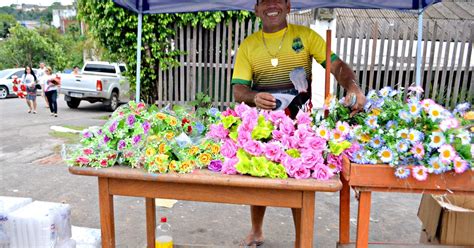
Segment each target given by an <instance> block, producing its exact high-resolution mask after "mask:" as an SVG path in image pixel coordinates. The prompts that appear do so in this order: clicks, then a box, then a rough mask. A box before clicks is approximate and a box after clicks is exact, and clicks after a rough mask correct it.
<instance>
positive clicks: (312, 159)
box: [301, 150, 324, 169]
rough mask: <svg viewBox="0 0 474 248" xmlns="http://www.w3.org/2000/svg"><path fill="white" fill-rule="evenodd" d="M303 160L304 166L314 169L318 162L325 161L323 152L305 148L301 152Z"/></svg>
mask: <svg viewBox="0 0 474 248" xmlns="http://www.w3.org/2000/svg"><path fill="white" fill-rule="evenodd" d="M301 160H302V162H303V166H304V167H305V168H306V169H314V167H315V166H316V165H317V164H323V163H324V158H323V156H322V152H317V151H314V150H305V151H304V152H303V153H301Z"/></svg>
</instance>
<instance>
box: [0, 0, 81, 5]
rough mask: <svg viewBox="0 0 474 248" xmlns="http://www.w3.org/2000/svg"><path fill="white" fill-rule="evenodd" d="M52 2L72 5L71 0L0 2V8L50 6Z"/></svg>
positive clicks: (5, 0)
mask: <svg viewBox="0 0 474 248" xmlns="http://www.w3.org/2000/svg"><path fill="white" fill-rule="evenodd" d="M54 2H61V4H62V5H70V4H72V0H41V1H38V0H1V1H0V6H10V5H11V4H22V3H26V4H37V5H41V6H50V5H51V4H52V3H54Z"/></svg>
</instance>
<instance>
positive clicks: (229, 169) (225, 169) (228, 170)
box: [221, 157, 239, 175]
mask: <svg viewBox="0 0 474 248" xmlns="http://www.w3.org/2000/svg"><path fill="white" fill-rule="evenodd" d="M237 162H239V159H238V158H236V157H235V158H226V159H225V160H224V164H222V169H221V173H222V174H227V175H235V174H237V170H236V169H235V165H236V164H237Z"/></svg>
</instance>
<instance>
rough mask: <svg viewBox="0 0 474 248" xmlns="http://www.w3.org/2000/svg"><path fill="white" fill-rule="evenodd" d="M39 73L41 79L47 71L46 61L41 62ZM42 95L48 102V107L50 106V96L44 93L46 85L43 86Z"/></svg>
mask: <svg viewBox="0 0 474 248" xmlns="http://www.w3.org/2000/svg"><path fill="white" fill-rule="evenodd" d="M37 72H38V73H37V74H38V75H36V76H37V77H38V78H39V79H40V80H41V78H42V77H43V76H44V75H45V72H46V65H45V63H44V62H41V63H40V64H39V69H38V70H37ZM41 96H42V97H43V99H44V102H45V103H46V108H49V103H48V98H47V97H46V95H45V93H44V87H43V90H42V91H41Z"/></svg>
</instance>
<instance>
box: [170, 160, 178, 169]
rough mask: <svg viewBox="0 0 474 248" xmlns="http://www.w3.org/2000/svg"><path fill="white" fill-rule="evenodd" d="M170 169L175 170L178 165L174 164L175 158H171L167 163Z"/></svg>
mask: <svg viewBox="0 0 474 248" xmlns="http://www.w3.org/2000/svg"><path fill="white" fill-rule="evenodd" d="M168 167H169V169H170V171H176V170H177V169H178V166H177V164H176V160H172V161H171V162H170V164H169V165H168Z"/></svg>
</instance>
